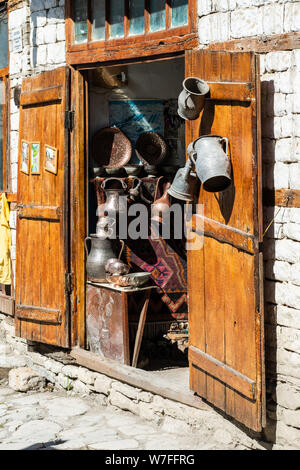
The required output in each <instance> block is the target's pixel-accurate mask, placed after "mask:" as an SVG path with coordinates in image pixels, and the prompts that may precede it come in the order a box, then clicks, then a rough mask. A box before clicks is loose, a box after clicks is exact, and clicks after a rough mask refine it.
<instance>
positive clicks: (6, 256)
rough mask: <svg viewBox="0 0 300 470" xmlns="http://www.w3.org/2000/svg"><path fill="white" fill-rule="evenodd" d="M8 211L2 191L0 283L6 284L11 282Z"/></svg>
mask: <svg viewBox="0 0 300 470" xmlns="http://www.w3.org/2000/svg"><path fill="white" fill-rule="evenodd" d="M9 213H10V211H9V207H8V202H7V199H6V195H5V194H4V193H2V196H1V214H0V283H1V284H8V285H9V284H11V262H10V246H11V233H10V227H9Z"/></svg>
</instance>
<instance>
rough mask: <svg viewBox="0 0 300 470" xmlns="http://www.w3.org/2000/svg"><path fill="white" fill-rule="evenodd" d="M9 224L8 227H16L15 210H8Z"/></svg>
mask: <svg viewBox="0 0 300 470" xmlns="http://www.w3.org/2000/svg"><path fill="white" fill-rule="evenodd" d="M9 226H10V228H14V229H15V228H16V227H17V212H16V211H10V214H9Z"/></svg>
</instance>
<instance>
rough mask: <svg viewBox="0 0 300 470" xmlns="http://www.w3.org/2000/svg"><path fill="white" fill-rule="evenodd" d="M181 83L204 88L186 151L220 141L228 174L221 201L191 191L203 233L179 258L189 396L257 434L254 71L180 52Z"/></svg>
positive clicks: (243, 59) (236, 62) (251, 62)
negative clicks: (185, 294)
mask: <svg viewBox="0 0 300 470" xmlns="http://www.w3.org/2000/svg"><path fill="white" fill-rule="evenodd" d="M186 76H196V77H199V78H202V79H204V80H206V81H208V82H209V85H210V97H209V99H208V100H207V101H206V105H205V108H204V110H203V112H202V114H201V116H200V117H199V119H198V120H196V121H190V122H187V126H186V135H187V142H186V143H187V144H188V143H189V142H191V141H192V140H194V139H196V138H197V137H198V136H200V135H206V134H218V135H221V136H224V137H228V139H229V143H230V158H231V163H232V174H233V184H232V185H231V187H230V188H229V189H228V190H226V191H225V192H223V193H209V192H206V191H204V190H203V188H201V189H200V195H199V201H198V202H199V204H203V209H204V213H201V209H200V208H198V209H197V212H198V213H196V214H195V215H194V216H193V229H194V231H195V237H196V238H197V237H201V236H202V235H203V233H204V244H203V248H202V249H199V250H195V251H193V250H191V251H189V252H188V290H189V318H190V346H189V364H190V387H191V389H192V390H194V391H195V392H196V393H197V394H199V395H200V396H201V397H203V398H205V399H206V400H207V401H208V402H210V403H212V404H214V405H215V406H216V407H217V408H220V409H221V410H223V411H225V412H226V413H227V414H228V415H230V416H233V417H234V418H235V419H236V420H238V421H240V422H241V423H243V424H245V425H246V426H247V427H249V428H251V429H254V430H256V431H260V430H261V429H262V426H263V425H264V408H265V405H264V360H263V326H264V324H263V299H262V288H261V287H262V279H263V277H262V255H261V252H260V247H261V245H260V242H261V241H262V223H261V214H262V209H261V157H260V116H259V112H260V94H259V93H260V92H259V70H258V65H257V61H256V57H255V55H254V54H253V53H230V52H218V51H195V52H194V51H189V52H188V53H187V54H186ZM199 207H200V206H199ZM197 225H198V226H200V229H198V228H197ZM201 225H202V228H201Z"/></svg>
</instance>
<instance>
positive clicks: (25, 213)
mask: <svg viewBox="0 0 300 470" xmlns="http://www.w3.org/2000/svg"><path fill="white" fill-rule="evenodd" d="M17 210H18V216H19V217H20V219H34V220H60V217H61V213H62V211H61V208H60V207H58V206H54V207H51V206H35V205H24V206H23V205H19V206H18V207H17Z"/></svg>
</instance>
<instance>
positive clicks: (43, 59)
mask: <svg viewBox="0 0 300 470" xmlns="http://www.w3.org/2000/svg"><path fill="white" fill-rule="evenodd" d="M36 63H37V65H46V63H47V46H46V44H44V45H41V46H39V47H37V48H36Z"/></svg>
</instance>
